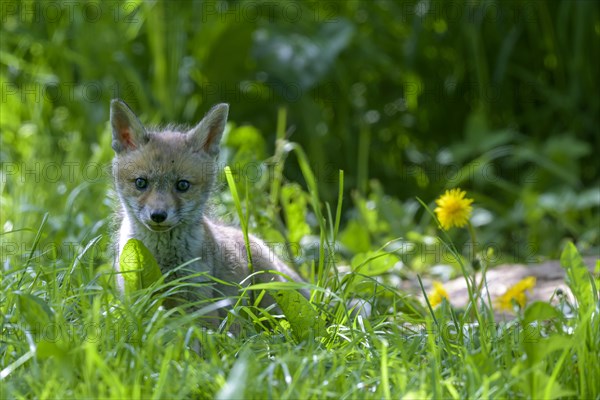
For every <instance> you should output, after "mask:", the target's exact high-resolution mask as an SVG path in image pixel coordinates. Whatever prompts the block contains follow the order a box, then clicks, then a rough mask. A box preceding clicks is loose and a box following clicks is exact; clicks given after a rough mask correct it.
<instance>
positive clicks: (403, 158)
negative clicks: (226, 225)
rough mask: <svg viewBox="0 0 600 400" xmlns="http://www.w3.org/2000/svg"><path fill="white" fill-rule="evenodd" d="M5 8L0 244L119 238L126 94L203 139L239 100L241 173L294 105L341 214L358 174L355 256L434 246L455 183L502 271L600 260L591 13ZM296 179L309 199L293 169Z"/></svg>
mask: <svg viewBox="0 0 600 400" xmlns="http://www.w3.org/2000/svg"><path fill="white" fill-rule="evenodd" d="M0 11H1V13H0V18H1V26H2V28H1V32H0V40H1V48H0V64H1V69H0V78H1V85H2V93H1V96H2V99H1V103H0V105H1V114H0V129H1V141H0V144H1V149H0V161H1V162H2V170H1V174H2V175H1V178H2V179H1V185H2V186H1V192H0V199H1V201H2V203H1V207H2V210H1V211H2V212H1V215H0V223H1V226H2V228H3V231H4V232H6V231H11V230H15V229H21V228H29V229H32V231H31V232H29V233H27V234H28V235H34V234H35V231H36V229H37V228H38V227H39V225H40V223H41V221H42V217H43V215H44V213H46V212H48V213H49V218H48V223H47V227H46V228H45V230H44V232H45V234H46V235H48V237H50V238H52V239H51V240H52V241H58V242H60V241H67V240H70V241H72V242H74V243H83V242H85V241H86V240H89V239H90V238H91V237H93V236H95V235H97V234H100V233H105V232H106V231H107V229H108V225H109V224H108V222H107V221H108V218H107V216H108V215H109V214H110V210H111V204H110V201H109V200H108V198H107V196H106V192H107V188H108V187H109V186H110V178H109V167H108V165H109V163H110V160H111V158H112V150H111V148H110V130H109V127H108V124H107V121H108V107H109V102H110V99H112V98H115V97H120V98H122V99H124V100H125V101H126V102H128V104H129V105H130V106H131V107H132V108H133V109H134V110H135V112H136V113H137V114H138V115H139V116H140V119H141V120H142V121H143V122H144V123H152V124H164V123H169V122H178V123H183V124H190V125H191V124H195V123H196V122H198V121H199V120H200V119H201V118H202V115H203V114H204V113H205V112H206V111H207V110H208V109H209V108H210V107H211V106H212V105H214V104H215V103H217V102H227V103H229V104H230V121H231V129H230V132H229V135H228V137H227V138H226V146H227V152H226V154H225V156H226V157H227V158H226V160H227V162H230V163H231V162H238V163H242V165H243V163H247V162H251V161H253V160H254V161H264V160H265V159H267V158H268V157H269V155H272V154H273V153H274V151H275V137H276V136H275V135H276V134H275V132H276V124H277V116H278V111H279V110H280V109H281V108H285V109H286V110H287V137H288V140H290V141H293V142H297V143H299V144H300V145H301V146H302V147H303V148H304V149H305V151H306V152H307V155H308V159H309V160H310V163H311V167H312V168H313V170H314V172H315V175H316V177H317V179H318V183H319V191H320V196H321V199H322V200H323V201H326V202H329V203H330V204H332V209H335V206H336V201H337V195H338V170H340V169H341V170H343V171H344V175H345V181H344V208H343V222H342V230H341V232H342V233H341V235H340V240H341V245H343V247H344V248H345V249H346V250H348V252H349V253H350V254H356V253H359V252H365V251H368V250H372V249H374V248H377V247H379V246H381V245H382V244H383V243H385V242H386V241H388V240H390V239H394V238H399V237H402V238H405V239H406V240H407V241H409V242H410V243H412V245H416V246H426V245H427V243H428V240H427V238H428V237H430V236H431V235H436V227H435V225H434V224H433V223H432V221H431V218H430V216H429V214H427V213H426V212H425V211H424V210H423V208H422V207H421V206H420V205H419V204H418V202H417V201H416V197H418V198H420V199H422V200H423V201H424V202H425V203H428V204H430V205H433V200H434V199H435V198H436V197H437V196H439V195H440V194H441V192H443V190H445V189H447V188H453V187H461V188H462V189H464V190H466V191H467V192H468V196H469V197H473V198H475V206H476V209H475V213H474V216H473V223H474V225H475V226H476V228H477V229H478V231H479V232H480V236H479V239H480V240H481V242H482V243H483V244H484V246H483V247H486V246H487V247H490V248H492V249H493V250H494V252H495V254H496V255H495V256H494V257H495V258H494V261H497V262H503V261H509V262H514V261H524V262H532V261H536V260H539V259H540V258H544V257H555V256H557V255H558V253H559V251H560V248H561V247H562V244H563V243H564V241H566V240H573V241H575V243H576V244H577V245H578V246H579V248H580V249H581V250H582V251H583V252H584V253H588V254H589V253H591V254H598V251H599V250H598V249H599V241H600V238H599V234H600V233H599V231H600V230H599V229H598V227H599V226H600V211H599V210H600V188H599V185H600V174H599V169H600V163H599V162H598V155H597V153H598V150H599V149H600V117H599V116H600V96H599V95H598V94H599V93H600V85H599V81H600V79H599V76H600V73H599V68H598V55H599V54H600V45H599V44H600V6H599V3H598V2H596V1H571V0H567V1H552V2H545V1H537V0H535V1H464V2H463V1H453V2H445V1H404V0H399V1H387V0H384V1H375V0H374V1H309V2H299V1H282V2H273V1H249V2H237V1H220V2H214V1H210V2H209V1H170V2H161V1H149V2H141V1H139V2H138V1H125V2H113V1H107V2H64V3H63V2H49V3H48V2H43V1H39V2H38V1H22V2H12V1H2V2H1V3H0ZM239 127H243V128H239ZM250 127H253V128H250ZM240 155H242V156H240ZM236 157H237V158H236ZM292 158H293V157H292ZM242 168H243V166H242ZM284 175H285V177H286V179H287V182H297V183H299V184H300V187H301V188H303V190H304V191H306V186H305V182H304V180H303V176H302V174H301V173H300V169H299V168H298V164H297V162H294V161H293V160H291V159H290V160H288V162H286V164H285V168H284ZM286 187H290V188H296V189H297V190H298V192H301V190H300V189H298V188H297V187H296V186H293V185H289V186H286ZM256 190H260V187H259V188H257V189H256ZM286 193H287V196H288V197H289V196H291V197H298V196H296V195H295V194H294V193H295V192H293V190H292V189H289V190H288V191H287V192H286V191H284V193H283V194H284V195H286ZM255 196H257V197H258V196H260V194H256V195H255ZM256 204H258V205H261V204H262V205H264V204H266V203H261V202H260V201H259V200H257V201H256ZM304 208H306V205H304ZM305 217H306V221H308V225H310V226H312V227H314V226H315V223H314V221H313V222H311V214H310V213H307V214H306V215H305ZM287 223H288V225H289V224H290V221H289V220H288V221H287ZM303 229H304V226H303ZM296 231H297V230H296ZM305 231H306V232H304V233H307V230H305ZM296 233H297V232H296ZM451 234H452V235H454V236H453V237H455V239H456V240H457V241H459V242H460V240H463V242H464V240H465V239H466V235H464V232H461V231H457V232H451ZM295 236H297V238H298V237H300V236H302V234H301V233H300V234H296V235H295ZM30 238H31V236H30ZM288 239H289V237H288ZM13 250H14V251H20V250H24V249H18V250H15V249H13ZM11 251H12V250H11ZM412 254H417V253H412ZM419 254H420V253H419ZM425 254H426V253H425ZM490 254H491V253H490ZM3 258H4V257H3ZM420 258H421V259H420V260H413V261H414V262H413V264H414V265H415V266H416V267H418V266H419V265H421V264H422V265H426V264H428V265H432V264H437V263H440V260H422V258H423V257H420Z"/></svg>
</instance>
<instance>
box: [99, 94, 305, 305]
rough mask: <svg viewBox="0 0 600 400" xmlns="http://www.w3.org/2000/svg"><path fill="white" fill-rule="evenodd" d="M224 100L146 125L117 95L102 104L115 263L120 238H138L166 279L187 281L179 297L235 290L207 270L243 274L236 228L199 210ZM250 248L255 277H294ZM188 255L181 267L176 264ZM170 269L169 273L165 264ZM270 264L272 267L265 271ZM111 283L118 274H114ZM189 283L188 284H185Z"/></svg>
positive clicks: (233, 277) (265, 251)
mask: <svg viewBox="0 0 600 400" xmlns="http://www.w3.org/2000/svg"><path fill="white" fill-rule="evenodd" d="M228 111H229V106H228V105H227V104H218V105H216V106H214V107H213V108H212V109H211V110H210V111H209V112H208V113H207V114H206V116H205V117H204V118H203V119H202V121H200V123H199V124H198V125H196V126H195V127H193V128H191V129H189V130H186V129H180V128H178V127H169V128H167V129H164V130H159V129H150V128H148V129H146V128H145V127H144V126H143V125H142V123H141V122H140V121H139V120H138V118H137V117H136V115H135V114H134V113H133V111H131V109H130V108H129V107H128V106H127V105H126V104H125V103H124V102H123V101H121V100H113V101H112V102H111V105H110V124H111V127H112V148H113V149H114V151H115V158H114V160H113V176H114V182H115V189H116V193H117V196H118V199H119V203H120V207H119V210H118V212H117V215H118V220H119V222H120V227H119V232H118V238H117V240H116V250H117V251H116V262H115V266H116V268H117V269H118V264H119V263H118V259H119V255H120V253H121V250H122V249H123V246H124V245H125V243H126V242H127V240H129V239H131V238H136V239H138V240H141V241H142V242H143V243H144V244H145V245H146V247H147V248H148V249H149V250H150V251H151V252H152V254H153V255H154V257H155V258H156V260H157V262H158V264H159V266H160V268H161V271H162V272H163V274H167V273H169V272H170V274H168V276H169V278H170V279H175V278H179V277H182V276H185V277H189V280H190V281H192V282H195V283H202V284H200V285H189V287H187V288H186V290H187V292H184V293H186V294H185V295H183V296H181V297H183V299H184V300H186V301H192V300H197V299H202V298H205V299H206V298H211V299H215V298H223V297H230V296H235V295H237V294H238V289H237V287H236V286H235V285H226V284H214V283H213V281H212V280H209V279H208V278H206V274H205V275H203V274H202V273H207V274H208V275H211V276H213V277H216V278H218V279H219V280H222V281H224V282H231V283H234V284H239V283H240V282H243V281H247V279H246V278H247V277H248V273H249V270H248V262H247V260H248V258H247V253H246V251H247V249H246V247H245V245H244V238H243V235H242V232H241V231H240V230H238V229H235V228H232V227H228V226H224V225H221V224H219V223H216V222H214V221H212V220H211V219H210V218H208V217H207V216H206V215H205V212H204V210H205V205H206V202H207V200H208V197H209V194H210V192H211V189H212V186H213V184H214V181H215V177H216V174H217V158H218V155H219V149H220V147H219V143H220V140H221V137H222V135H223V131H224V129H225V124H226V122H227V114H228ZM250 248H251V253H252V260H253V267H254V270H255V271H263V272H265V273H261V274H259V275H257V278H258V279H259V280H260V281H269V280H272V279H275V280H285V278H284V276H285V277H287V278H289V279H292V280H297V281H301V279H300V277H299V276H298V275H297V274H296V273H295V272H294V271H293V270H291V269H290V268H289V267H287V266H286V265H285V264H284V263H283V262H281V261H280V260H279V259H278V258H277V257H276V256H275V255H274V254H273V252H272V251H271V250H270V249H269V248H268V247H267V246H266V245H265V244H264V243H263V242H262V241H260V240H259V239H257V238H255V237H253V236H251V240H250ZM190 260H195V261H193V262H191V263H189V265H187V268H185V269H182V268H178V267H180V266H181V265H182V264H184V263H186V262H189V261H190ZM175 269H177V271H176V272H175V273H174V272H173V271H174V270H175ZM268 271H275V273H268ZM117 283H118V286H119V287H121V288H122V287H123V279H122V277H120V275H119V274H117ZM191 288H193V289H191Z"/></svg>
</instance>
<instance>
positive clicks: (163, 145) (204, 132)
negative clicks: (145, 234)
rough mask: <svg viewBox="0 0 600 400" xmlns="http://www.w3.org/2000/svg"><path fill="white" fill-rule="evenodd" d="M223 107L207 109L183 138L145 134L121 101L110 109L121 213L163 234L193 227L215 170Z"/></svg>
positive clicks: (173, 133)
mask: <svg viewBox="0 0 600 400" xmlns="http://www.w3.org/2000/svg"><path fill="white" fill-rule="evenodd" d="M228 110H229V106H228V105H227V104H218V105H216V106H215V107H213V108H212V109H211V110H210V111H209V112H208V113H207V114H206V116H205V117H204V118H203V119H202V121H200V123H199V124H198V125H196V126H195V127H194V128H192V129H190V130H189V131H187V132H180V131H178V130H177V129H167V130H163V131H154V130H146V128H144V126H143V125H142V124H141V123H140V121H139V120H138V118H137V117H136V116H135V114H134V113H133V111H131V109H130V108H129V107H128V106H127V104H125V103H124V102H123V101H121V100H113V101H112V102H111V104H110V124H111V126H112V148H113V149H114V151H115V153H116V155H115V158H114V160H113V175H114V179H115V185H116V190H117V194H118V196H119V199H120V201H121V203H122V205H123V207H124V209H125V210H124V211H125V213H127V215H128V216H129V217H130V218H131V219H135V221H132V222H138V223H141V224H142V225H144V226H145V227H146V228H147V229H149V230H151V231H154V232H164V231H168V230H171V229H172V228H174V227H176V226H178V225H180V224H190V223H193V224H198V223H199V222H200V220H201V218H202V211H203V208H204V204H205V203H206V200H207V199H208V195H209V192H210V189H211V187H212V185H213V182H214V180H215V176H216V169H217V157H218V154H219V142H220V141H221V136H222V135H223V130H224V128H225V123H226V122H227V113H228Z"/></svg>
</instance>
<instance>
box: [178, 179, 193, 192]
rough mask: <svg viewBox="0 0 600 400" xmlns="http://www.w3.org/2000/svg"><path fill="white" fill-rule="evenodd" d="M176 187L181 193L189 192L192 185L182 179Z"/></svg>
mask: <svg viewBox="0 0 600 400" xmlns="http://www.w3.org/2000/svg"><path fill="white" fill-rule="evenodd" d="M175 187H176V188H177V190H179V191H180V192H185V191H186V190H188V189H189V188H190V183H189V182H188V181H186V180H183V179H182V180H180V181H177V183H176V184H175Z"/></svg>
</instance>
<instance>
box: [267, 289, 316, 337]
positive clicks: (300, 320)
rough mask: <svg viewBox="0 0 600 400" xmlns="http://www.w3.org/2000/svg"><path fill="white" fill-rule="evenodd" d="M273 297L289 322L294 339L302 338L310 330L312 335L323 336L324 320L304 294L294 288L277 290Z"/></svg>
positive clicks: (309, 332) (308, 334)
mask: <svg viewBox="0 0 600 400" xmlns="http://www.w3.org/2000/svg"><path fill="white" fill-rule="evenodd" d="M274 297H275V301H276V302H277V304H278V305H279V307H280V308H281V310H282V311H283V313H284V314H285V316H286V318H287V319H288V321H289V322H290V325H291V326H292V332H294V336H295V337H296V339H298V340H300V341H301V340H304V339H306V338H307V337H309V336H310V334H311V332H313V335H314V337H318V336H323V334H324V333H325V321H324V320H322V319H321V318H320V317H319V314H318V313H317V311H316V310H315V309H314V308H313V307H312V305H311V304H310V302H309V301H308V300H306V298H305V297H304V296H302V295H301V294H300V293H298V292H297V291H294V290H279V291H277V292H276V293H275V296H274Z"/></svg>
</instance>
